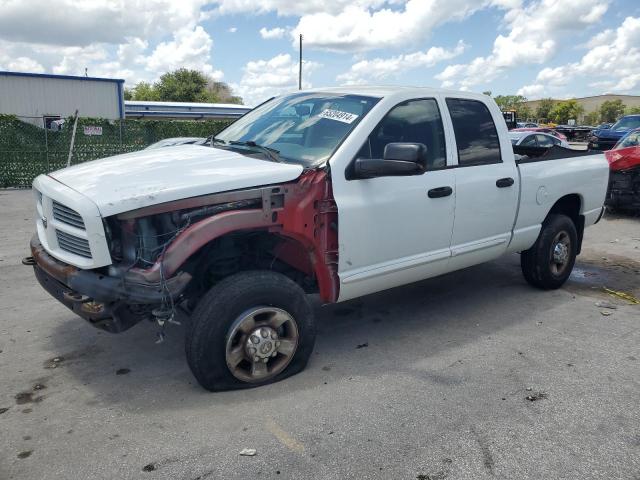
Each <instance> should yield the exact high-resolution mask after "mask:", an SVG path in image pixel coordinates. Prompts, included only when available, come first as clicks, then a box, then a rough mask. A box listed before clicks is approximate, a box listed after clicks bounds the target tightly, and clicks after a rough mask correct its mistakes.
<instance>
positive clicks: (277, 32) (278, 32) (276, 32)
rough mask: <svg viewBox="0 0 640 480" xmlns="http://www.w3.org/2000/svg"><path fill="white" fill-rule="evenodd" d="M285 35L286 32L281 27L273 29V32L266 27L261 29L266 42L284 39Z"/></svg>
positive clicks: (261, 34)
mask: <svg viewBox="0 0 640 480" xmlns="http://www.w3.org/2000/svg"><path fill="white" fill-rule="evenodd" d="M285 33H286V30H285V29H284V28H280V27H276V28H272V29H271V30H269V29H267V28H265V27H262V28H261V29H260V36H261V37H262V38H264V39H266V40H271V39H273V38H282V37H284V34H285Z"/></svg>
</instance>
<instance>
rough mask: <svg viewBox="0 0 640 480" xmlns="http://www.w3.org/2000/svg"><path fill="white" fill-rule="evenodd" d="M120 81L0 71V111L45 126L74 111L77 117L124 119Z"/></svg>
mask: <svg viewBox="0 0 640 480" xmlns="http://www.w3.org/2000/svg"><path fill="white" fill-rule="evenodd" d="M123 84H124V80H121V79H115V78H95V77H75V76H70V75H50V74H42V73H20V72H3V71H0V114H11V115H17V116H19V117H20V118H21V120H23V121H27V122H30V123H33V124H35V125H38V126H41V127H42V126H46V127H49V125H50V123H51V121H53V120H58V119H60V118H66V117H69V116H71V115H73V114H74V113H75V111H76V110H78V115H79V116H81V117H96V118H106V119H109V120H116V119H120V118H124V95H123V94H124V88H123V86H124V85H123Z"/></svg>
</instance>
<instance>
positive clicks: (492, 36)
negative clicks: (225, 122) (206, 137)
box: [0, 0, 640, 105]
mask: <svg viewBox="0 0 640 480" xmlns="http://www.w3.org/2000/svg"><path fill="white" fill-rule="evenodd" d="M300 33H302V34H303V38H304V43H303V45H304V47H303V53H304V60H303V86H304V87H305V88H306V87H323V86H334V85H356V86H357V85H363V84H375V85H382V84H385V85H387V84H393V85H416V86H429V87H444V88H450V89H456V90H471V91H478V92H482V91H487V90H489V91H491V92H492V93H493V94H494V95H499V94H501V95H511V94H513V95H515V94H519V95H524V96H525V97H527V98H529V99H536V98H543V97H554V98H571V97H576V96H587V95H598V94H603V93H627V94H640V0H294V1H291V0H180V1H174V0H113V1H100V0H55V1H51V0H28V1H25V0H0V70H9V71H22V72H34V73H55V74H65V75H84V74H85V69H86V71H87V73H88V75H89V76H94V77H110V78H124V79H125V81H126V86H127V87H132V86H133V85H135V83H137V82H139V81H142V80H144V81H149V82H153V81H155V80H157V79H158V77H159V76H160V75H161V74H162V73H164V72H167V71H170V70H173V69H176V68H180V67H186V68H194V69H198V70H200V71H202V72H204V73H206V74H207V75H209V76H211V77H213V78H214V79H216V80H222V81H224V82H227V83H228V84H229V85H230V86H231V87H232V88H233V90H234V92H235V93H236V94H238V95H240V96H242V97H243V98H244V100H245V103H246V104H247V105H255V104H257V103H259V102H260V101H262V100H264V99H266V98H268V97H271V96H273V95H277V94H280V93H283V92H287V91H291V90H295V89H297V83H298V35H299V34H300Z"/></svg>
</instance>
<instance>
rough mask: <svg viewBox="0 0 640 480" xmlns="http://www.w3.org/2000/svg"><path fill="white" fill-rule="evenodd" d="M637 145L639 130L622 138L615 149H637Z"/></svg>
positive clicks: (639, 143)
mask: <svg viewBox="0 0 640 480" xmlns="http://www.w3.org/2000/svg"><path fill="white" fill-rule="evenodd" d="M638 145H640V130H638V131H634V132H630V133H628V134H627V135H625V136H624V137H622V140H620V141H619V142H618V144H617V145H616V146H615V148H616V149H618V148H627V147H637V146H638Z"/></svg>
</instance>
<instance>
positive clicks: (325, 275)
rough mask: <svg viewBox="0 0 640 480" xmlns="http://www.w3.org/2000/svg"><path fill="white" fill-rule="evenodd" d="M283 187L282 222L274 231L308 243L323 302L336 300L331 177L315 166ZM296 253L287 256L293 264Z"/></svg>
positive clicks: (335, 230)
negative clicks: (284, 194) (295, 180)
mask: <svg viewBox="0 0 640 480" xmlns="http://www.w3.org/2000/svg"><path fill="white" fill-rule="evenodd" d="M284 188H285V192H286V193H287V194H288V195H287V196H286V200H285V205H284V209H283V210H282V211H280V212H279V213H278V223H279V224H280V225H281V226H278V227H272V228H271V231H273V232H277V233H279V234H281V235H284V236H286V237H289V238H292V239H294V240H297V241H298V242H300V243H301V244H302V245H304V246H305V248H306V250H307V254H308V256H309V259H310V261H311V265H312V266H313V269H314V271H315V274H316V280H317V282H318V288H319V290H320V298H321V299H322V300H323V301H324V302H335V301H336V300H337V299H338V294H339V285H340V283H339V280H338V209H337V207H336V203H335V201H334V199H333V192H332V188H331V181H330V179H329V177H328V175H327V173H326V172H324V171H321V170H313V171H309V172H306V173H305V174H303V175H302V177H300V179H299V180H298V182H297V183H294V184H285V185H284ZM286 252H287V251H286V247H285V254H287V253H286ZM295 255H296V254H295V253H289V258H287V261H290V263H291V264H292V265H294V266H295V265H296V264H297V263H299V262H297V260H296V258H295ZM283 258H284V257H283ZM289 259H290V260H289ZM303 271H304V270H303Z"/></svg>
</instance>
